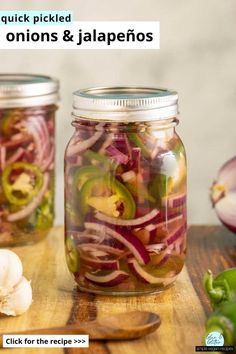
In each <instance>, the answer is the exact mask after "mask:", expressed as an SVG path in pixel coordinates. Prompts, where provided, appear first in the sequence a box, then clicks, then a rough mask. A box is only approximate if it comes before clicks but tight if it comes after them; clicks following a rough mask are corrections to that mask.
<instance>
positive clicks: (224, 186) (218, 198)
mask: <svg viewBox="0 0 236 354" xmlns="http://www.w3.org/2000/svg"><path fill="white" fill-rule="evenodd" d="M210 198H211V201H212V204H213V207H214V208H215V211H216V214H217V216H218V218H219V219H220V221H221V222H222V223H223V224H224V225H225V226H226V227H227V228H228V229H229V230H231V231H232V232H234V233H236V156H235V157H233V158H232V159H230V160H229V161H227V162H226V163H225V164H224V165H223V166H222V167H221V168H220V170H219V172H218V176H217V180H216V181H215V182H214V183H213V185H212V187H211V190H210Z"/></svg>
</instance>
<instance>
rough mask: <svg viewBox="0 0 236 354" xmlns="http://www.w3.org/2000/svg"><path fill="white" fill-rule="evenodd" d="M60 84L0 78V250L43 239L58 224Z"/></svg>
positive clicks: (19, 76)
mask: <svg viewBox="0 0 236 354" xmlns="http://www.w3.org/2000/svg"><path fill="white" fill-rule="evenodd" d="M58 88H59V84H58V81H57V80H55V79H53V78H51V77H47V76H39V75H27V74H1V75H0V246H1V247H2V246H4V247H5V246H14V245H21V244H26V243H33V242H36V241H39V240H41V239H43V238H44V237H45V236H46V235H47V233H48V231H49V230H50V228H51V227H52V225H53V218H54V154H55V140H54V135H55V134H54V133H55V121H54V118H55V111H56V109H57V106H56V103H57V101H58Z"/></svg>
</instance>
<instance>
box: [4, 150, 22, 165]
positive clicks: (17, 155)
mask: <svg viewBox="0 0 236 354" xmlns="http://www.w3.org/2000/svg"><path fill="white" fill-rule="evenodd" d="M24 153H25V150H24V149H23V148H22V147H19V148H18V149H17V150H16V152H15V153H13V155H12V156H11V157H9V159H8V160H7V161H6V165H9V164H11V163H14V162H16V161H18V160H19V159H21V158H22V157H23V155H24Z"/></svg>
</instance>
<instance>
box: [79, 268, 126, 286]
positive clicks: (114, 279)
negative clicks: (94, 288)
mask: <svg viewBox="0 0 236 354" xmlns="http://www.w3.org/2000/svg"><path fill="white" fill-rule="evenodd" d="M128 277H129V274H128V273H125V272H122V271H121V270H115V271H114V272H111V273H110V274H107V275H96V274H91V273H85V278H86V279H87V280H89V281H90V282H91V283H94V284H97V285H101V286H116V285H118V284H120V283H122V282H123V281H124V280H126V279H127V278H128Z"/></svg>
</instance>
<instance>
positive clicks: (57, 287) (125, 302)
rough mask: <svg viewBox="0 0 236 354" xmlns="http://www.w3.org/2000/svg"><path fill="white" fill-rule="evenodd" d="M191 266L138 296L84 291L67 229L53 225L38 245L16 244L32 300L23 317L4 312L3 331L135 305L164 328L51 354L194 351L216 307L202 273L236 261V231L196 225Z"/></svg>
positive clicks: (38, 353)
mask: <svg viewBox="0 0 236 354" xmlns="http://www.w3.org/2000/svg"><path fill="white" fill-rule="evenodd" d="M188 237H189V242H188V257H187V263H186V267H185V268H184V269H183V271H182V273H181V275H180V276H179V277H178V279H177V281H176V283H175V285H174V286H173V287H172V288H170V289H168V290H166V291H165V292H163V293H161V294H156V295H150V296H139V297H109V296H95V295H91V294H86V293H80V292H79V291H78V290H77V288H76V285H75V283H74V281H73V279H72V277H71V276H70V274H69V272H68V270H67V268H66V264H65V258H64V249H63V228H62V227H57V228H54V229H53V230H52V231H51V233H50V235H49V237H48V238H47V239H46V240H45V241H43V242H41V243H38V244H36V245H33V246H25V247H17V248H14V251H15V252H16V253H17V254H18V255H19V256H20V257H21V259H22V261H23V265H24V274H25V276H26V277H27V278H28V279H31V281H32V287H33V299H34V301H33V304H32V306H31V308H30V309H29V311H28V312H27V313H25V314H23V315H22V316H19V317H14V318H13V317H1V318H0V332H2V333H10V332H17V331H20V330H27V329H31V328H47V327H51V326H60V325H65V324H66V323H73V322H76V321H78V322H80V321H84V320H93V319H95V318H96V317H100V316H109V315H110V314H112V313H118V312H121V311H127V310H128V311H130V310H136V309H139V310H146V311H153V312H156V313H158V314H159V315H160V316H161V318H162V325H161V327H160V328H159V329H158V330H157V331H156V332H155V333H153V334H151V335H149V336H147V337H145V338H142V339H139V340H134V341H128V342H127V341H122V342H104V343H99V342H91V343H90V347H89V349H74V348H72V349H65V350H63V349H50V354H51V353H52V354H54V353H55V354H61V353H67V354H76V353H78V354H84V353H86V354H191V353H195V346H196V345H202V337H203V334H204V322H205V318H206V316H207V315H208V314H209V312H210V311H211V309H210V306H209V303H208V301H207V299H206V297H205V295H204V293H203V289H202V283H201V282H202V277H203V274H204V272H205V271H206V270H207V269H208V268H211V269H212V270H213V272H214V273H218V272H220V271H222V270H223V269H225V268H227V267H230V266H236V236H234V235H232V234H231V233H230V232H228V231H227V230H226V229H225V228H223V227H211V226H193V227H190V230H189V232H188ZM14 352H17V354H21V353H30V354H41V353H42V354H43V353H49V351H48V349H17V350H16V351H12V349H5V350H4V354H8V353H9V354H10V353H11V354H12V353H14Z"/></svg>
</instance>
